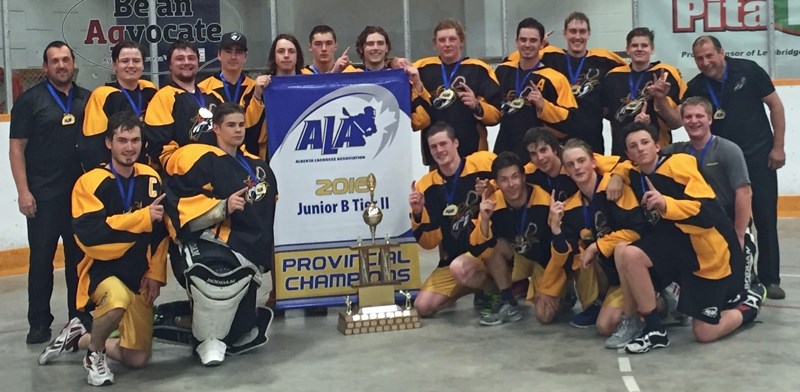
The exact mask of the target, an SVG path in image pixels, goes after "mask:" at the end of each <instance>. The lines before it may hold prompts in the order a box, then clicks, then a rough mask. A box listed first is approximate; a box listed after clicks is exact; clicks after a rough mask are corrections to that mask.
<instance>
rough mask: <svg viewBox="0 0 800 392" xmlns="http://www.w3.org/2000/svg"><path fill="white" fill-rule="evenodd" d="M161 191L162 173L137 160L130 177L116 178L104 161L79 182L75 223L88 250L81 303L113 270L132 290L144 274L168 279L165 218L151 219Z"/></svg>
mask: <svg viewBox="0 0 800 392" xmlns="http://www.w3.org/2000/svg"><path fill="white" fill-rule="evenodd" d="M129 192H130V193H129ZM123 194H124V196H123ZM129 194H130V196H128V195H129ZM159 194H161V180H160V178H159V176H158V174H157V173H156V171H155V170H153V169H152V168H151V167H149V166H147V165H144V164H140V163H136V164H134V166H133V176H132V177H131V178H127V179H124V178H122V177H120V178H119V180H118V179H117V177H116V176H115V174H114V173H113V172H112V171H111V170H110V169H109V168H107V167H105V166H101V167H98V168H95V169H92V170H90V171H88V172H87V173H85V174H83V175H82V176H81V177H80V178H79V179H78V181H77V182H76V183H75V187H74V189H73V191H72V228H73V230H74V233H75V240H76V242H77V243H78V246H80V248H81V249H82V250H83V251H84V252H85V256H84V258H83V260H81V262H80V263H79V264H78V292H77V306H78V308H82V307H84V306H85V305H86V303H87V302H88V300H89V297H90V295H91V293H92V292H94V290H95V289H96V288H97V285H98V284H99V283H100V282H102V281H103V280H105V279H106V278H108V277H111V276H115V277H117V278H119V280H120V281H122V283H124V284H125V285H126V286H127V287H128V288H129V289H130V290H131V291H133V292H134V293H137V292H139V286H140V283H141V280H142V277H143V276H147V277H148V278H150V279H153V280H156V281H158V282H161V283H163V284H166V283H167V275H166V262H167V244H168V241H169V238H168V237H167V229H166V224H165V223H162V222H153V221H151V220H150V209H149V206H150V204H152V203H153V201H154V200H155V199H156V198H157V197H158V196H159ZM128 197H130V199H129V200H130V203H129V205H127V206H126V205H125V204H126V200H125V199H128Z"/></svg>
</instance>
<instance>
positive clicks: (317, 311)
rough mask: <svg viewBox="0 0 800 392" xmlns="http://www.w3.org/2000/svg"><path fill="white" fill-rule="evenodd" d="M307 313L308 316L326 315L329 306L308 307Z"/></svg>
mask: <svg viewBox="0 0 800 392" xmlns="http://www.w3.org/2000/svg"><path fill="white" fill-rule="evenodd" d="M305 314H306V317H325V316H327V315H328V308H326V307H324V306H318V307H315V308H306V310H305Z"/></svg>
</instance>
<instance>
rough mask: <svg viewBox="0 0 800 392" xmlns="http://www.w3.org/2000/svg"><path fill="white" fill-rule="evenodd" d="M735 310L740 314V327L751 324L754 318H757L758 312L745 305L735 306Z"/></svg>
mask: <svg viewBox="0 0 800 392" xmlns="http://www.w3.org/2000/svg"><path fill="white" fill-rule="evenodd" d="M736 310H738V311H740V312H742V325H745V324H747V323H752V322H753V321H754V320H755V319H756V316H758V310H756V309H754V308H751V307H749V306H747V305H745V304H741V305H739V306H737V307H736Z"/></svg>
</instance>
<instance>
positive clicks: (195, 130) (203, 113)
mask: <svg viewBox="0 0 800 392" xmlns="http://www.w3.org/2000/svg"><path fill="white" fill-rule="evenodd" d="M215 107H216V105H214V104H211V105H209V107H208V109H206V108H200V109H199V110H198V111H197V115H196V116H194V118H193V119H192V122H193V123H194V125H193V126H192V129H190V130H189V140H191V141H193V142H196V141H198V140H200V136H201V135H202V134H204V133H208V132H212V128H213V124H212V120H213V119H214V114H213V113H212V111H213V110H214V108H215Z"/></svg>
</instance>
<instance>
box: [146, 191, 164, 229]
mask: <svg viewBox="0 0 800 392" xmlns="http://www.w3.org/2000/svg"><path fill="white" fill-rule="evenodd" d="M165 196H167V194H166V193H162V194H161V196H158V197H156V199H155V200H153V202H152V203H150V206H148V207H147V208H148V209H149V210H150V221H151V222H161V220H162V219H163V218H164V206H162V205H161V201H162V200H164V197H165Z"/></svg>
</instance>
